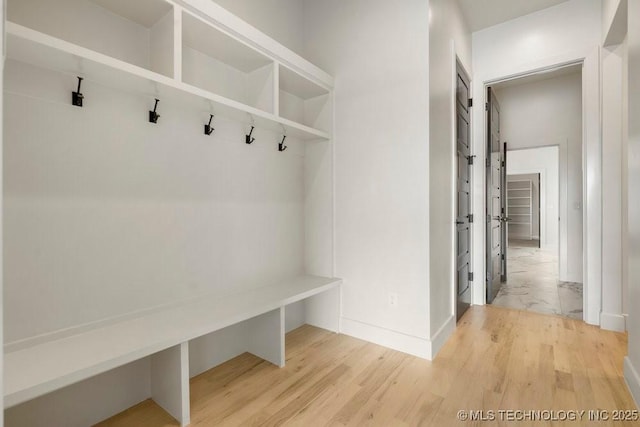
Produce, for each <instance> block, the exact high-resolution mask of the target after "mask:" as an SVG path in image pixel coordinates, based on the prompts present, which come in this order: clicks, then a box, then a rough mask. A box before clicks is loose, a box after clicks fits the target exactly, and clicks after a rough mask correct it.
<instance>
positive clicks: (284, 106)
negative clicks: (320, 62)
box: [278, 65, 331, 132]
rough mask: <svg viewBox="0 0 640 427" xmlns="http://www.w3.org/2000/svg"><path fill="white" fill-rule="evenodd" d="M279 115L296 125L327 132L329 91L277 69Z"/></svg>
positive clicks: (329, 109) (284, 68) (288, 71)
mask: <svg viewBox="0 0 640 427" xmlns="http://www.w3.org/2000/svg"><path fill="white" fill-rule="evenodd" d="M278 74H279V79H278V80H279V86H278V87H279V115H280V117H282V118H284V119H287V120H291V121H293V122H296V123H300V124H303V125H305V126H309V127H311V128H315V129H320V130H322V131H325V132H329V131H330V130H331V129H330V124H331V100H330V93H329V90H328V89H326V88H324V87H322V86H320V85H318V84H316V83H314V82H312V81H311V80H309V79H307V78H305V77H303V76H301V75H300V74H298V73H296V72H294V71H292V70H290V69H289V68H287V67H286V66H284V65H280V67H279V73H278Z"/></svg>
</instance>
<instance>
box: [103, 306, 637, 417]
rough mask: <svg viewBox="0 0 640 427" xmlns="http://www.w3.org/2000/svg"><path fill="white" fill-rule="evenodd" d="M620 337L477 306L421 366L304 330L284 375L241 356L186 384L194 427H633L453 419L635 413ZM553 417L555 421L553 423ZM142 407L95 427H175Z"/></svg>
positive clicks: (295, 337)
mask: <svg viewBox="0 0 640 427" xmlns="http://www.w3.org/2000/svg"><path fill="white" fill-rule="evenodd" d="M626 351H627V338H626V335H625V334H620V333H614V332H607V331H602V330H600V329H599V328H596V327H592V326H588V325H586V324H585V323H583V322H581V321H577V320H571V319H567V318H561V317H555V316H550V315H542V314H536V313H530V312H524V311H518V310H510V309H504V308H499V307H492V306H485V307H472V308H471V309H470V310H469V311H468V312H467V313H466V314H465V316H464V317H463V318H462V320H461V321H460V323H459V324H458V328H457V330H456V332H455V334H454V335H453V336H452V338H451V339H450V340H449V341H448V342H447V343H446V345H445V346H444V347H443V349H442V351H441V352H440V354H439V355H438V357H437V358H436V359H435V360H434V361H433V362H428V361H425V360H422V359H419V358H416V357H412V356H409V355H406V354H403V353H400V352H397V351H393V350H389V349H386V348H384V347H380V346H377V345H374V344H370V343H366V342H364V341H361V340H358V339H355V338H351V337H347V336H344V335H337V334H332V333H329V332H326V331H323V330H321V329H317V328H313V327H310V326H303V327H302V328H299V329H297V330H295V331H293V332H291V333H289V334H288V335H287V360H286V367H285V368H282V369H279V368H277V367H275V366H273V365H271V364H269V363H268V362H265V361H262V360H261V359H259V358H257V357H255V356H252V355H250V354H244V355H241V356H239V357H236V358H235V359H233V360H231V361H229V362H227V363H225V364H223V365H221V366H218V367H216V368H214V369H212V370H210V371H207V372H205V373H203V374H201V375H199V376H197V377H195V378H193V379H192V380H191V418H192V425H193V426H207V427H208V426H240V425H242V426H278V425H287V426H325V425H327V426H343V425H349V426H350V425H353V426H434V427H447V426H456V425H460V426H476V425H482V426H493V425H496V426H503V425H504V426H509V425H517V426H528V425H531V426H535V427H540V426H560V425H562V426H570V425H581V426H582V425H584V426H590V425H593V426H598V427H602V426H639V425H640V422H617V423H614V422H612V421H605V422H588V421H587V415H585V416H584V419H583V420H582V421H576V422H560V421H536V422H531V421H521V422H513V421H511V422H509V421H506V420H501V419H500V417H499V415H498V414H496V419H495V420H494V421H486V422H481V421H466V422H463V421H459V420H457V417H456V415H457V413H458V411H459V410H485V411H489V410H494V411H498V410H500V409H509V410H556V411H558V410H597V409H605V410H610V411H611V410H615V409H630V410H636V409H637V408H636V406H635V404H634V402H633V399H632V397H631V396H630V394H629V392H628V390H627V388H626V385H625V383H624V379H623V376H622V375H623V374H622V362H623V357H624V356H625V354H626ZM556 414H557V413H556ZM177 425H178V423H177V422H176V421H175V420H173V418H171V417H170V416H169V415H167V414H166V413H165V412H164V411H163V410H162V409H160V408H159V407H158V406H157V405H156V404H155V403H153V402H152V401H150V400H148V401H145V402H143V403H141V404H139V405H137V406H135V407H133V408H131V409H129V410H127V411H125V412H123V413H121V414H119V415H116V416H115V417H113V418H110V419H109V420H106V421H105V422H103V423H101V424H100V426H136V427H138V426H163V427H164V426H177Z"/></svg>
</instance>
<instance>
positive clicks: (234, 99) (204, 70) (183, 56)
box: [6, 0, 333, 140]
mask: <svg viewBox="0 0 640 427" xmlns="http://www.w3.org/2000/svg"><path fill="white" fill-rule="evenodd" d="M199 7H201V8H202V10H201V9H199ZM212 15H213V16H212ZM7 16H8V22H7V27H6V29H7V55H8V57H9V58H10V59H14V60H17V61H21V62H26V63H29V64H33V65H36V66H39V67H42V68H46V69H51V70H55V71H59V72H63V73H67V74H73V75H78V76H82V77H84V78H85V79H86V80H87V81H94V82H97V83H99V84H102V85H105V86H108V87H113V88H118V89H122V90H126V91H130V92H134V93H142V94H145V95H148V96H150V97H162V98H163V100H165V99H167V100H169V101H171V100H172V99H175V100H178V101H180V102H183V103H184V102H187V103H192V104H197V105H198V106H202V105H210V106H211V107H212V108H213V110H214V112H215V114H216V115H221V116H225V117H228V118H231V119H235V120H242V121H246V120H247V118H248V117H247V114H248V115H250V116H251V119H252V120H253V121H254V123H255V126H256V127H258V128H264V129H267V130H273V131H276V132H281V131H282V130H283V127H284V130H285V132H286V133H287V135H289V136H291V137H294V138H300V139H303V140H327V139H330V137H331V136H330V134H329V130H330V128H331V126H330V121H329V120H328V118H330V116H331V115H330V114H328V113H327V112H326V110H327V108H328V107H327V106H329V105H330V104H329V103H328V102H327V99H330V88H331V85H332V83H333V80H332V79H331V77H330V76H328V75H327V74H326V73H324V72H323V71H322V70H320V69H318V68H317V67H315V66H313V65H312V64H310V63H309V62H307V61H306V60H304V59H302V58H300V57H299V56H297V55H296V54H294V53H293V52H291V51H289V50H288V49H286V48H284V47H283V46H282V45H279V44H277V43H276V42H275V41H273V40H272V39H270V38H269V37H267V36H265V35H264V34H262V33H260V32H259V31H258V30H256V29H255V28H253V27H251V26H250V25H248V24H246V23H245V22H244V21H241V20H239V19H238V18H237V17H235V16H234V15H232V14H230V13H229V12H228V11H226V10H224V9H222V8H220V7H219V6H218V5H216V4H215V3H213V2H211V1H210V0H207V1H206V2H198V1H191V0H189V1H185V0H177V1H176V2H174V1H172V0H135V1H131V0H8V1H7ZM294 70H297V71H294ZM303 75H304V77H303ZM278 76H279V77H278ZM307 76H308V77H307ZM318 82H320V83H318ZM323 97H324V98H323ZM202 100H205V101H207V102H205V103H203V102H202Z"/></svg>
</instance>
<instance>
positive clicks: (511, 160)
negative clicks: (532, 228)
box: [507, 147, 582, 250]
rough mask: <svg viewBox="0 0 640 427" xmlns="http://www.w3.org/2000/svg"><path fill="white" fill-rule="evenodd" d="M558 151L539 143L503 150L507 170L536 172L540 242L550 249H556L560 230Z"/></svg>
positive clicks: (518, 172)
mask: <svg viewBox="0 0 640 427" xmlns="http://www.w3.org/2000/svg"><path fill="white" fill-rule="evenodd" d="M559 151H560V149H559V147H540V148H533V149H525V150H512V151H509V152H508V154H507V174H509V175H512V174H513V175H515V174H530V173H539V174H540V187H541V191H540V213H541V218H540V221H541V224H540V225H541V227H540V230H541V234H542V236H541V245H543V246H542V247H544V248H547V249H550V250H557V249H558V243H559V233H560V230H559V224H558V220H557V218H558V217H559V216H560V210H559V204H558V201H559V199H560V195H559V189H560V186H561V185H560V171H559V168H560V153H559ZM581 237H582V235H581Z"/></svg>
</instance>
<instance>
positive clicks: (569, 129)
mask: <svg viewBox="0 0 640 427" xmlns="http://www.w3.org/2000/svg"><path fill="white" fill-rule="evenodd" d="M513 84H514V82H511V83H510V85H508V86H505V87H500V86H499V85H498V87H497V89H496V96H497V98H498V101H499V102H500V107H501V109H502V110H501V115H500V121H501V123H500V133H501V137H502V139H503V141H506V142H507V148H508V149H509V150H518V149H522V148H533V147H544V146H551V145H555V146H558V147H559V155H560V187H559V188H560V190H559V191H560V194H559V196H560V197H559V199H558V197H555V198H548V199H547V203H548V204H549V206H548V208H550V209H554V211H555V212H557V213H559V215H558V214H556V215H555V216H554V217H552V216H549V217H548V218H549V223H547V225H546V227H553V228H549V229H548V234H547V235H548V236H550V237H551V236H553V237H552V238H553V239H558V238H559V240H557V241H555V243H554V241H550V242H548V246H547V247H548V248H550V249H554V250H559V263H560V272H559V273H560V280H563V281H567V282H578V283H581V282H582V77H581V74H580V73H579V72H578V73H573V74H567V75H561V76H557V77H553V78H549V79H545V80H540V81H533V82H530V83H524V84H515V85H513ZM513 159H514V157H513V156H511V157H509V158H508V161H509V164H508V166H507V167H511V166H512V165H511V164H510V163H511V162H512V161H513ZM556 188H557V187H556ZM556 191H558V190H556ZM558 200H559V201H558ZM558 203H559V204H560V206H557V205H558ZM554 218H555V219H554ZM558 218H559V220H560V224H558ZM554 222H555V224H554Z"/></svg>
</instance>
